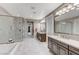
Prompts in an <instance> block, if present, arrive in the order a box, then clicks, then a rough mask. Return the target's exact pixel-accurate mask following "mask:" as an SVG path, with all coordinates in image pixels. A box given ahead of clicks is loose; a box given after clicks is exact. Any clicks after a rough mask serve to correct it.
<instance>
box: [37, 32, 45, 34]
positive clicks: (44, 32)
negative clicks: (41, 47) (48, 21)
mask: <svg viewBox="0 0 79 59" xmlns="http://www.w3.org/2000/svg"><path fill="white" fill-rule="evenodd" d="M38 33H40V34H46V32H38Z"/></svg>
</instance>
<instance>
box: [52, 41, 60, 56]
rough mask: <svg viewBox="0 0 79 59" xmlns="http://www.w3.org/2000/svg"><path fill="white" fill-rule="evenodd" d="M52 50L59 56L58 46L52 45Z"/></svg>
mask: <svg viewBox="0 0 79 59" xmlns="http://www.w3.org/2000/svg"><path fill="white" fill-rule="evenodd" d="M52 50H53V52H54V53H55V54H56V55H58V54H59V53H58V46H57V44H56V43H55V42H54V43H53V44H52Z"/></svg>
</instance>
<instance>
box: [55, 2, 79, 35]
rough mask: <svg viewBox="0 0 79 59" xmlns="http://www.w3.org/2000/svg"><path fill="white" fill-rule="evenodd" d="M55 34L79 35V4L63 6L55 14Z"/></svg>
mask: <svg viewBox="0 0 79 59" xmlns="http://www.w3.org/2000/svg"><path fill="white" fill-rule="evenodd" d="M54 21H55V26H54V31H55V33H64V34H78V35H79V4H74V3H72V4H64V7H62V8H61V7H60V9H58V10H57V11H56V13H55V20H54Z"/></svg>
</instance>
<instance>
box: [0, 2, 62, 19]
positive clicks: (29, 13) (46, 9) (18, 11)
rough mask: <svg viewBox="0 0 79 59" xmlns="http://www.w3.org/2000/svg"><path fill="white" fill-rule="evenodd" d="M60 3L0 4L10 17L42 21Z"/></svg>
mask: <svg viewBox="0 0 79 59" xmlns="http://www.w3.org/2000/svg"><path fill="white" fill-rule="evenodd" d="M61 4H62V3H0V6H1V7H2V8H4V9H5V10H6V11H7V12H8V13H10V14H11V15H12V16H19V17H24V18H26V19H37V20H38V19H42V18H43V17H45V16H46V15H47V14H49V13H50V12H52V11H53V10H55V9H56V8H57V7H58V6H60V5H61Z"/></svg>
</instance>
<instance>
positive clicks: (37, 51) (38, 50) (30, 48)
mask: <svg viewBox="0 0 79 59" xmlns="http://www.w3.org/2000/svg"><path fill="white" fill-rule="evenodd" d="M13 55H53V54H52V53H51V52H50V51H49V49H48V47H47V43H46V42H40V41H38V40H37V39H35V38H33V37H28V38H25V39H24V40H23V41H22V42H21V43H20V45H19V46H18V47H17V49H16V51H15V52H14V53H13Z"/></svg>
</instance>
